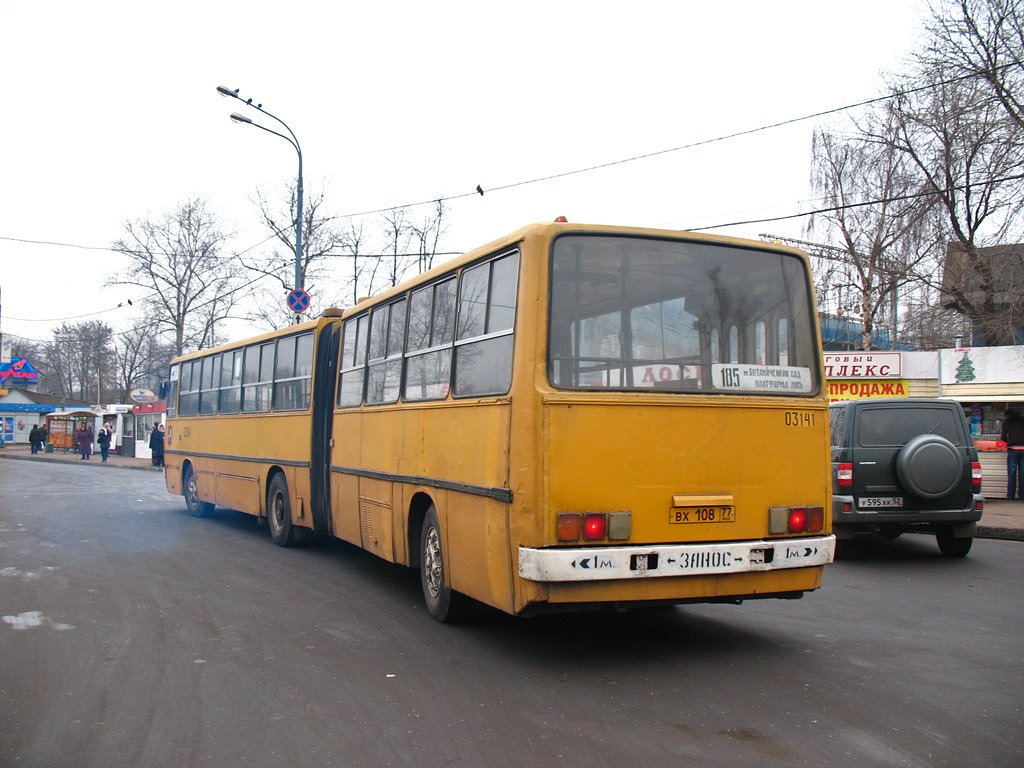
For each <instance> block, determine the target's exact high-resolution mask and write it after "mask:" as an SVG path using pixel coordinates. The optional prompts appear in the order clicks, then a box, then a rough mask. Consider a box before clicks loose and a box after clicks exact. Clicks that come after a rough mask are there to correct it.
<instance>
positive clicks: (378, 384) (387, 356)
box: [366, 299, 406, 405]
mask: <svg viewBox="0 0 1024 768" xmlns="http://www.w3.org/2000/svg"><path fill="white" fill-rule="evenodd" d="M405 313H406V300H405V299H401V300H399V301H395V302H392V303H391V304H387V305H385V306H383V307H377V308H376V309H375V310H373V312H372V313H371V314H370V352H369V359H368V361H367V373H366V403H367V405H380V404H384V403H394V402H396V401H397V400H398V389H399V385H400V383H401V381H402V346H403V344H404V343H405Z"/></svg>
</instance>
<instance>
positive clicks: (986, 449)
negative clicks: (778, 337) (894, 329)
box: [825, 346, 1024, 498]
mask: <svg viewBox="0 0 1024 768" xmlns="http://www.w3.org/2000/svg"><path fill="white" fill-rule="evenodd" d="M825 377H826V379H827V380H828V390H829V398H830V399H832V400H850V399H854V398H865V397H944V398H949V399H951V400H956V401H957V402H958V403H960V405H961V406H962V407H963V409H964V412H965V413H966V415H967V420H968V421H969V422H970V425H971V436H972V437H973V438H974V441H975V445H976V446H977V447H978V456H979V459H980V462H981V470H982V478H983V479H982V492H983V493H984V494H985V496H986V497H989V498H1006V449H1005V447H1000V446H999V444H998V439H999V432H1000V430H1001V429H1002V426H1003V419H1005V418H1006V411H1007V409H1008V408H1017V409H1019V410H1021V411H1022V412H1024V346H1006V347H962V348H956V349H938V350H930V351H923V352H903V351H884V350H870V351H867V352H826V353H825Z"/></svg>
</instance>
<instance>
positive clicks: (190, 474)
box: [181, 464, 213, 517]
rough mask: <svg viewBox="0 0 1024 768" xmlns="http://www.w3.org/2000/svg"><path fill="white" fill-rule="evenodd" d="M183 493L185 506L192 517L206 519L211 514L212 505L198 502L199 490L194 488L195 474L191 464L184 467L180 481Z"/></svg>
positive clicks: (206, 502)
mask: <svg viewBox="0 0 1024 768" xmlns="http://www.w3.org/2000/svg"><path fill="white" fill-rule="evenodd" d="M181 485H182V489H183V490H184V493H185V506H186V507H187V508H188V513H189V514H190V515H192V517H206V516H207V515H208V514H210V513H211V512H213V504H211V503H210V502H208V501H200V500H199V489H198V488H197V487H196V473H195V470H194V469H192V465H191V464H186V465H185V475H184V477H183V478H182V480H181Z"/></svg>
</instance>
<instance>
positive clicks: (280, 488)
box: [266, 467, 296, 547]
mask: <svg viewBox="0 0 1024 768" xmlns="http://www.w3.org/2000/svg"><path fill="white" fill-rule="evenodd" d="M266 500H267V527H268V528H270V538H271V539H273V541H274V543H275V544H277V546H279V547H290V546H291V545H292V544H294V543H295V538H296V537H295V526H294V525H293V524H292V500H291V496H290V495H289V492H288V478H286V477H285V474H284V470H282V469H281V468H280V467H274V468H273V469H271V470H270V473H269V474H268V475H267V495H266Z"/></svg>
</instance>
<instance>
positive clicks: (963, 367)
mask: <svg viewBox="0 0 1024 768" xmlns="http://www.w3.org/2000/svg"><path fill="white" fill-rule="evenodd" d="M974 379H975V376H974V362H973V361H972V360H971V357H970V353H968V352H964V356H963V358H962V359H961V360H960V362H959V363H957V364H956V380H957V381H974Z"/></svg>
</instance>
